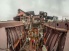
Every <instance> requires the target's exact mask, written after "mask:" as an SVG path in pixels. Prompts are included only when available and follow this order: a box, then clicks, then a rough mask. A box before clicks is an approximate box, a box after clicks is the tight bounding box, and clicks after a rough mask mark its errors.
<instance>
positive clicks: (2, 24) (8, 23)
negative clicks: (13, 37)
mask: <svg viewBox="0 0 69 51" xmlns="http://www.w3.org/2000/svg"><path fill="white" fill-rule="evenodd" d="M20 25H24V24H23V22H22V21H5V22H0V27H6V28H7V27H15V26H20Z"/></svg>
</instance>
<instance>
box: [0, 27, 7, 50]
mask: <svg viewBox="0 0 69 51" xmlns="http://www.w3.org/2000/svg"><path fill="white" fill-rule="evenodd" d="M6 50H7V34H6V31H5V28H0V51H6Z"/></svg>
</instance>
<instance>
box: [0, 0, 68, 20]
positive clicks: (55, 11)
mask: <svg viewBox="0 0 69 51" xmlns="http://www.w3.org/2000/svg"><path fill="white" fill-rule="evenodd" d="M68 5H69V0H0V21H6V20H12V19H13V17H14V16H16V15H17V10H18V9H19V8H20V9H22V10H23V11H34V12H35V13H36V14H38V13H39V11H45V12H47V13H48V15H49V16H58V17H59V19H62V18H63V19H64V18H65V17H66V18H68V17H69V6H68ZM68 19H69V18H68Z"/></svg>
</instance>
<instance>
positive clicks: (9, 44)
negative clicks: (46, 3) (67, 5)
mask: <svg viewBox="0 0 69 51" xmlns="http://www.w3.org/2000/svg"><path fill="white" fill-rule="evenodd" d="M51 2H52V1H51ZM15 3H16V2H15ZM17 3H18V2H17ZM33 3H34V2H33ZM39 3H40V2H39ZM11 4H12V3H11ZM24 4H25V3H24ZM26 4H27V3H26ZM50 4H52V3H50ZM59 4H60V2H59ZM13 5H14V4H13ZM25 6H26V5H25ZM37 6H38V5H37ZM59 6H60V5H59ZM13 7H16V6H15V5H14V6H13ZM19 7H20V6H19ZM22 7H23V5H22ZM27 7H28V6H27ZM29 7H31V8H32V7H33V6H29ZM29 7H28V9H29V11H25V10H23V9H21V8H18V9H14V8H13V10H17V14H15V11H13V13H12V15H14V14H15V16H13V17H12V16H11V15H10V12H12V11H10V12H8V13H9V14H8V15H9V19H7V20H6V21H4V20H3V21H1V20H0V51H69V19H68V17H62V18H61V19H60V20H59V18H60V17H59V16H57V15H54V14H53V15H50V13H49V12H47V11H43V10H41V8H42V7H39V9H38V11H39V12H38V14H36V12H37V10H35V8H33V11H32V10H31V9H30V8H29ZM57 7H58V6H57ZM37 8H38V7H36V9H37ZM53 8H55V7H54V6H53ZM1 9H2V8H1ZM6 9H7V8H6ZM45 9H46V8H45ZM51 9H52V8H51ZM59 9H60V8H59ZM59 9H58V10H59ZM7 10H10V9H7ZM26 10H27V9H26ZM54 10H55V9H54ZM54 10H53V12H54ZM35 11H36V12H35ZM59 11H60V10H59ZM0 12H1V10H0ZM50 12H51V10H50ZM55 12H58V11H55ZM55 12H54V13H55ZM6 13H7V12H5V14H4V13H3V14H4V15H5V16H6ZM59 14H60V13H59ZM0 15H1V13H0ZM0 17H1V16H0ZM10 17H12V18H13V19H11V18H10ZM3 18H4V19H6V17H3ZM7 18H8V17H7ZM0 19H1V18H0Z"/></svg>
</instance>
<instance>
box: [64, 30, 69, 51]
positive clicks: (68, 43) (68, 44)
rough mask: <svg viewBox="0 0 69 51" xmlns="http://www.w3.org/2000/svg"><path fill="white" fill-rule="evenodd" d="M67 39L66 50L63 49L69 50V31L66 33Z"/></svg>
mask: <svg viewBox="0 0 69 51" xmlns="http://www.w3.org/2000/svg"><path fill="white" fill-rule="evenodd" d="M66 36H67V37H66V41H65V46H64V50H63V51H69V31H68V32H67V35H66Z"/></svg>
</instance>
